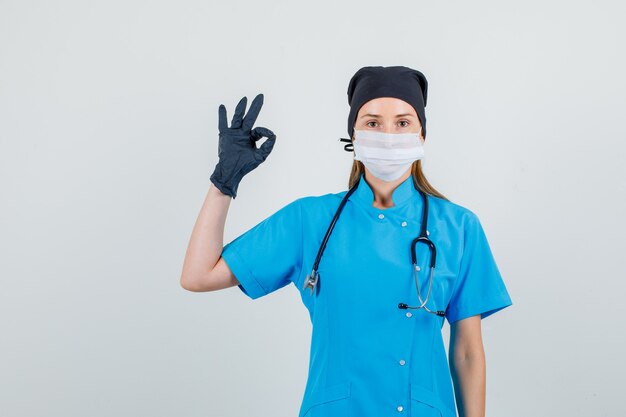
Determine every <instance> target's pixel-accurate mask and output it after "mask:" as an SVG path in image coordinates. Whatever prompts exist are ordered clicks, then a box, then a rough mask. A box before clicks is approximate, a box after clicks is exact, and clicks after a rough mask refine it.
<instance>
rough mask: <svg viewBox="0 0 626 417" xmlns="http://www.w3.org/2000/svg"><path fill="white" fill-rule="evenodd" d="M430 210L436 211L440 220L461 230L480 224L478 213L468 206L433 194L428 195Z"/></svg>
mask: <svg viewBox="0 0 626 417" xmlns="http://www.w3.org/2000/svg"><path fill="white" fill-rule="evenodd" d="M428 201H429V211H431V212H432V213H433V214H435V213H436V215H437V217H438V218H439V220H440V221H443V222H446V223H449V224H450V226H454V227H456V228H458V229H461V230H467V229H469V228H472V227H475V226H476V225H480V220H479V218H478V215H477V214H476V213H475V212H474V211H473V210H471V209H470V208H468V207H467V206H464V205H461V204H459V203H455V202H452V201H450V200H446V199H443V198H440V197H436V196H433V195H429V196H428Z"/></svg>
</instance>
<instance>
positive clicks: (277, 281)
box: [222, 199, 303, 300]
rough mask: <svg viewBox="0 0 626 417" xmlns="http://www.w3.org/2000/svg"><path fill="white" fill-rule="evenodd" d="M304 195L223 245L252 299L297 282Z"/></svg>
mask: <svg viewBox="0 0 626 417" xmlns="http://www.w3.org/2000/svg"><path fill="white" fill-rule="evenodd" d="M301 221H302V212H301V208H300V199H298V200H295V201H293V202H291V203H289V204H287V205H286V206H283V207H282V208H281V209H280V210H278V211H277V212H276V213H274V214H272V215H271V216H269V217H267V218H266V219H264V220H262V221H261V222H260V223H258V224H257V225H256V226H254V227H252V228H251V229H250V230H248V231H247V232H245V233H243V234H242V235H240V236H238V237H237V238H235V239H234V240H233V241H231V242H230V243H228V244H227V245H226V246H224V248H223V249H222V257H223V258H224V261H225V262H226V264H227V265H228V267H229V268H230V270H231V271H232V272H233V274H234V275H235V277H237V280H238V281H239V283H240V284H239V285H238V287H239V289H240V290H241V291H243V293H244V294H245V295H247V296H248V297H250V298H251V299H253V300H254V299H256V298H259V297H262V296H264V295H267V294H269V293H271V292H274V291H276V290H278V289H280V288H282V287H284V286H286V285H287V284H289V283H290V282H292V281H293V282H297V278H298V276H299V275H300V272H301V270H302V252H303V250H302V224H301Z"/></svg>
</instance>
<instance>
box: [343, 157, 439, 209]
mask: <svg viewBox="0 0 626 417" xmlns="http://www.w3.org/2000/svg"><path fill="white" fill-rule="evenodd" d="M363 173H365V167H364V166H363V162H361V161H358V160H356V159H355V160H354V161H353V162H352V169H351V170H350V178H349V180H348V188H352V186H354V184H356V182H357V181H358V180H359V177H360V176H361V174H363ZM411 175H412V176H413V180H414V181H415V183H416V184H417V187H418V188H419V189H420V190H422V191H423V192H425V193H426V194H428V195H432V196H435V197H439V198H442V199H444V200H447V201H450V200H449V199H448V198H447V197H446V196H444V195H443V194H441V193H440V192H439V191H437V190H436V189H435V187H433V186H432V185H430V183H429V182H428V180H427V179H426V176H425V175H424V171H422V160H421V159H418V160H417V161H415V162H413V164H412V165H411Z"/></svg>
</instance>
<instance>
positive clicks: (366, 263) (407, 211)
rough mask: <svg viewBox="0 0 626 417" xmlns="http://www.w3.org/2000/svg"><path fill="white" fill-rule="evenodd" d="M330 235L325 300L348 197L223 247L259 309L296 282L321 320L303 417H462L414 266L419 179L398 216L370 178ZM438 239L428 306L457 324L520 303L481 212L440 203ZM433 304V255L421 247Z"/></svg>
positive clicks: (300, 203)
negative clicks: (260, 301) (309, 279)
mask: <svg viewBox="0 0 626 417" xmlns="http://www.w3.org/2000/svg"><path fill="white" fill-rule="evenodd" d="M360 181H361V182H360V184H359V186H358V188H357V189H356V190H355V192H354V193H353V194H352V195H351V196H350V198H349V200H348V201H347V202H346V205H345V206H344V209H343V212H342V213H341V215H340V217H339V219H338V221H337V223H336V225H335V228H334V230H333V232H332V235H331V236H330V238H329V240H328V243H327V246H326V249H325V251H324V254H323V256H322V260H321V262H320V265H319V269H318V272H319V274H320V278H319V282H318V285H319V286H320V288H319V292H318V293H315V292H314V293H313V294H311V291H310V290H309V289H308V288H307V289H306V290H303V289H302V285H303V283H304V279H305V277H306V275H307V274H308V273H309V272H310V271H311V269H312V266H313V262H314V261H315V256H316V255H317V251H318V248H319V246H320V244H321V242H322V239H323V238H324V234H325V233H326V230H327V228H328V225H329V224H330V222H331V220H332V218H333V215H334V213H335V211H336V209H337V207H338V206H339V203H340V201H341V199H342V197H343V196H344V195H345V194H346V193H347V190H346V191H342V192H339V193H329V194H325V195H321V196H307V197H301V198H298V199H296V200H294V201H293V202H291V203H289V204H287V205H285V206H283V207H282V208H281V209H280V210H278V211H277V212H275V213H274V214H273V215H271V216H269V217H268V218H266V219H264V220H263V221H261V222H260V223H258V224H257V225H256V226H254V227H253V228H251V229H250V230H248V231H247V232H245V233H243V234H242V235H240V236H239V237H237V238H235V239H234V240H233V241H231V242H230V243H228V244H227V245H226V246H224V249H223V252H222V257H223V258H224V260H225V261H226V263H227V264H228V266H229V267H230V269H231V271H232V272H233V274H234V275H235V276H236V277H237V279H238V280H239V282H240V285H239V288H240V289H241V290H242V291H243V292H244V293H245V294H246V295H247V296H249V297H250V298H251V299H256V298H259V297H262V296H264V295H267V294H270V293H271V292H273V291H276V290H278V289H280V288H282V287H284V286H286V285H288V284H290V283H293V284H294V285H295V286H296V288H297V289H298V291H299V292H300V296H301V299H302V302H303V303H304V305H305V306H306V308H307V310H308V312H309V316H310V319H311V322H312V329H313V330H312V331H313V334H312V338H311V350H310V361H309V371H308V378H307V383H306V389H305V392H304V395H303V399H302V403H301V408H300V412H299V417H321V416H324V417H335V416H337V417H339V416H341V417H369V416H371V417H380V416H398V417H401V416H413V417H415V416H419V417H435V416H436V417H455V416H456V415H457V414H456V404H455V399H454V393H453V385H452V380H451V376H450V369H449V367H448V361H447V356H446V351H445V347H444V343H443V337H442V332H441V328H442V327H443V324H444V317H440V316H436V315H435V314H431V313H428V312H426V311H425V310H424V309H419V310H414V309H407V310H405V309H399V308H398V304H399V303H406V304H408V305H410V306H416V305H420V304H421V303H420V302H419V300H418V298H417V291H416V287H415V279H414V276H413V270H412V263H411V251H410V245H411V241H412V240H413V239H414V238H415V237H417V236H418V235H419V231H420V224H421V218H422V206H423V201H422V197H421V196H420V194H419V192H418V191H417V190H416V189H415V187H414V186H413V182H412V181H413V180H412V177H410V176H409V177H408V178H407V179H406V180H405V181H404V182H402V183H401V184H399V185H398V187H397V188H396V189H394V190H393V193H392V199H393V203H394V206H393V207H390V208H386V209H379V208H375V207H373V206H372V203H373V201H374V193H373V191H372V189H371V187H370V185H369V184H368V183H367V181H366V180H365V178H364V176H363V175H362V176H361V179H360ZM429 203H430V204H429V219H428V231H429V238H430V239H431V240H432V241H433V242H434V244H435V246H436V248H437V258H436V260H437V265H436V268H435V274H434V278H433V284H432V289H431V294H430V299H429V300H428V303H427V306H428V308H429V309H430V310H432V311H435V310H445V318H446V319H447V320H448V323H450V324H451V323H454V322H456V321H458V320H462V319H464V318H467V317H470V316H474V315H477V314H480V316H481V318H483V319H484V318H485V317H487V316H490V315H491V314H493V313H495V312H497V311H499V310H501V309H503V308H505V307H507V306H510V305H512V302H511V298H510V296H509V294H508V292H507V289H506V286H505V284H504V281H503V279H502V277H501V275H500V272H499V270H498V267H497V265H496V262H495V260H494V257H493V255H492V252H491V250H490V247H489V244H488V242H487V238H486V236H485V232H484V230H483V228H482V226H481V224H480V221H479V219H478V217H477V216H476V214H474V213H473V212H472V211H470V210H469V209H467V208H464V207H462V206H460V205H457V204H455V203H452V202H450V201H447V200H444V199H441V198H437V197H433V196H429ZM416 249H417V259H418V263H419V265H420V267H421V271H420V272H419V275H418V278H419V283H420V291H421V295H422V299H424V298H425V297H426V294H427V292H428V272H429V270H430V269H429V267H428V265H429V261H430V260H429V252H428V247H427V246H426V245H424V244H421V243H418V244H417V246H416Z"/></svg>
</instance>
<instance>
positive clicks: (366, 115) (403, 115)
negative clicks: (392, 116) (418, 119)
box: [360, 113, 413, 119]
mask: <svg viewBox="0 0 626 417" xmlns="http://www.w3.org/2000/svg"><path fill="white" fill-rule="evenodd" d="M405 116H411V117H413V115H412V114H411V113H403V114H396V117H405ZM363 117H382V116H381V115H380V114H372V113H367V114H364V115H362V116H361V117H360V118H361V119H362V118H363Z"/></svg>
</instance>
